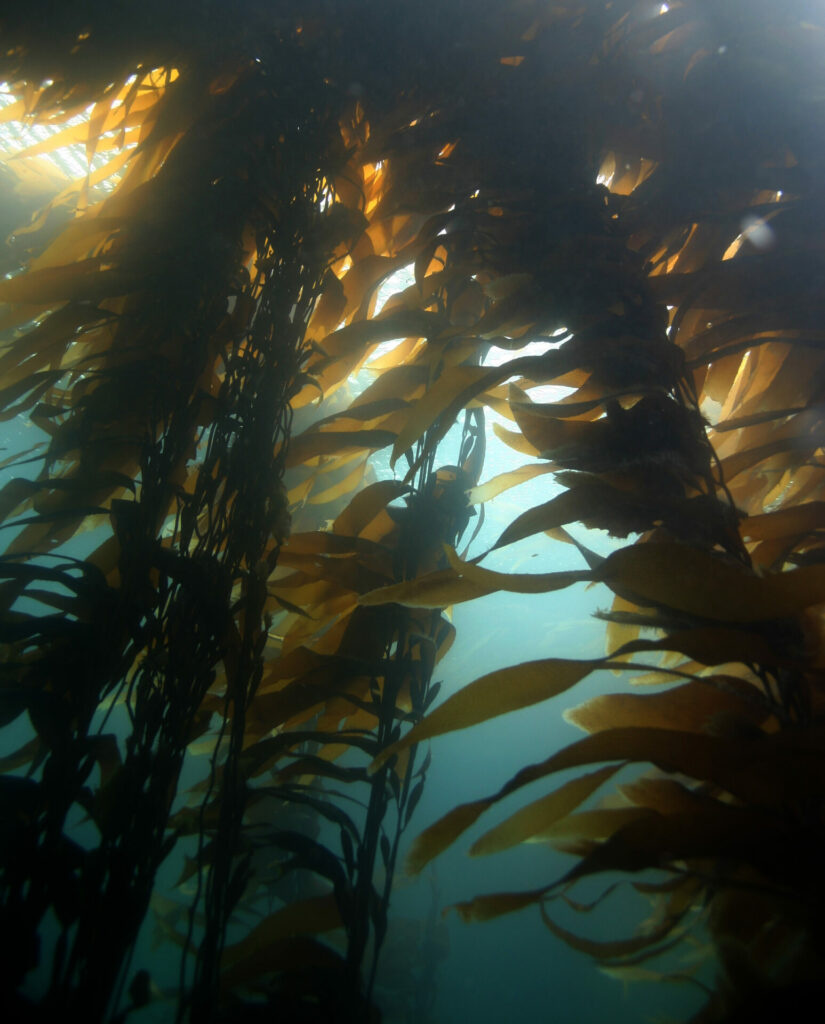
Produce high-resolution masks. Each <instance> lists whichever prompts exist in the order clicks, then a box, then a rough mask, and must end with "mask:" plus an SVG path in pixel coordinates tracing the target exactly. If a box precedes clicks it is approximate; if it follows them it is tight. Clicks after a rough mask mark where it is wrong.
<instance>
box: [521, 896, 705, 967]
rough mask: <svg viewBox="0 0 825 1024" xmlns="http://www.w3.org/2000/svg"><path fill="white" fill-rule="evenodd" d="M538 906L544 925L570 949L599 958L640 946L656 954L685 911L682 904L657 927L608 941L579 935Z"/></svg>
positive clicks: (630, 951) (623, 954)
mask: <svg viewBox="0 0 825 1024" xmlns="http://www.w3.org/2000/svg"><path fill="white" fill-rule="evenodd" d="M539 909H540V911H541V919H542V921H544V924H545V926H546V927H547V928H548V929H549V930H550V931H551V932H552V933H553V934H554V935H555V936H556V938H559V939H561V940H562V941H563V942H565V943H566V944H567V945H568V946H570V948H571V949H576V950H578V951H579V952H581V953H587V954H588V955H589V956H593V957H596V958H597V959H599V960H601V959H618V958H624V957H627V956H632V955H633V954H634V953H639V952H641V951H642V950H648V951H649V956H657V955H658V954H659V953H660V952H661V948H658V947H659V945H660V943H661V942H662V941H663V940H665V939H666V938H667V937H668V936H669V935H670V934H671V932H672V931H673V929H674V927H675V926H676V925H677V924H678V923H679V921H680V920H682V918H683V917H684V915H685V914H686V913H687V912H688V908H687V907H684V908H682V910H681V912H680V913H678V914H672V915H669V916H667V917H666V918H665V920H664V921H662V922H661V923H660V924H659V925H658V927H656V928H654V929H651V930H649V931H646V932H644V933H643V934H642V935H635V936H633V938H630V939H617V940H613V941H612V942H611V941H604V940H601V941H600V940H596V939H585V938H583V937H582V936H580V935H576V934H575V932H571V931H569V930H568V929H567V928H562V927H561V925H559V924H556V922H555V921H553V919H552V918H551V917H550V915H549V914H548V913H547V910H546V908H545V905H544V903H541V904H540V905H539ZM603 969H604V968H603Z"/></svg>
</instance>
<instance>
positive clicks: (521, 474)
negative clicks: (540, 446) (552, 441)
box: [467, 463, 555, 505]
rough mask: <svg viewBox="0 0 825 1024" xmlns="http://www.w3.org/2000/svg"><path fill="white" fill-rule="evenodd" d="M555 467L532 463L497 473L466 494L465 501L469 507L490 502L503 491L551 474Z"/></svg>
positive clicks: (550, 464)
mask: <svg viewBox="0 0 825 1024" xmlns="http://www.w3.org/2000/svg"><path fill="white" fill-rule="evenodd" d="M554 468H555V467H554V466H553V464H552V463H534V464H532V465H527V466H520V467H519V468H518V469H511V470H509V471H508V472H506V473H499V475H498V476H495V477H493V478H492V479H491V480H488V481H486V483H483V484H479V485H478V486H477V487H473V488H472V489H471V490H470V491H468V492H467V500H468V501H469V502H470V504H471V505H477V504H481V503H482V502H485V501H491V500H492V499H493V498H496V497H498V495H499V494H503V493H504V491H506V490H509V488H511V487H516V486H518V484H521V483H524V482H525V481H527V480H532V479H533V478H534V477H536V476H540V475H541V474H543V473H548V472H551V471H552V470H553V469H554Z"/></svg>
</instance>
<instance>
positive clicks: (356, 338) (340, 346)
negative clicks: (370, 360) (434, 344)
mask: <svg viewBox="0 0 825 1024" xmlns="http://www.w3.org/2000/svg"><path fill="white" fill-rule="evenodd" d="M443 326H444V320H443V318H442V317H440V316H439V315H438V314H436V313H426V312H424V311H422V310H402V311H399V312H397V313H393V314H392V315H390V316H387V317H379V318H378V319H375V320H359V321H357V322H356V323H352V324H348V325H347V326H346V327H342V328H341V329H340V330H338V331H335V332H334V333H333V334H329V335H327V337H326V338H324V340H323V341H322V342H321V348H322V349H323V351H324V352H325V353H326V354H327V355H328V356H330V357H332V358H340V357H342V356H345V355H349V354H350V353H352V352H360V351H361V350H363V349H365V348H366V347H367V346H368V345H375V344H377V343H379V342H382V341H391V340H393V339H394V338H424V337H427V336H429V335H430V334H433V333H435V332H436V331H437V330H439V329H440V328H441V327H443Z"/></svg>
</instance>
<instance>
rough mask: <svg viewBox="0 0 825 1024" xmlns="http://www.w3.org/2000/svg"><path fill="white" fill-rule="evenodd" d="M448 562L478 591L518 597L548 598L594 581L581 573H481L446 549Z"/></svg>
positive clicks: (488, 570)
mask: <svg viewBox="0 0 825 1024" xmlns="http://www.w3.org/2000/svg"><path fill="white" fill-rule="evenodd" d="M445 551H446V554H447V558H448V560H449V562H450V566H451V568H452V570H453V571H454V572H455V573H456V574H460V575H461V578H462V579H463V580H466V581H467V582H468V583H471V584H473V585H475V586H476V587H477V588H478V589H479V591H481V590H484V591H486V592H487V593H494V592H496V591H498V590H504V591H508V592H510V593H515V594H547V593H551V592H552V591H555V590H563V589H564V588H565V587H569V586H571V585H572V584H573V583H583V582H590V581H591V580H592V579H593V577H592V574H591V573H590V572H588V571H581V572H575V571H570V572H545V573H505V572H495V571H494V570H492V569H482V568H481V566H479V565H476V564H474V563H473V562H465V561H464V560H463V559H461V558H459V557H458V555H457V554H456V553H455V551H454V550H453V549H452V548H450V547H447V546H445Z"/></svg>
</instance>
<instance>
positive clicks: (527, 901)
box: [449, 885, 553, 924]
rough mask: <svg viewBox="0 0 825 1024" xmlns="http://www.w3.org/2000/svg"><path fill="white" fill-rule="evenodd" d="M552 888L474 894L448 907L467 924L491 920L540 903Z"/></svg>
mask: <svg viewBox="0 0 825 1024" xmlns="http://www.w3.org/2000/svg"><path fill="white" fill-rule="evenodd" d="M552 888H553V886H549V885H548V886H544V888H542V889H533V890H532V891H531V892H497V893H490V894H488V895H487V896H476V898H475V899H474V900H467V901H466V902H464V903H454V904H453V905H452V906H451V907H450V908H449V909H450V910H455V911H456V913H457V914H458V915H459V916H460V917H461V919H462V921H464V922H465V923H467V924H469V923H471V922H472V921H492V920H493V919H494V918H496V917H501V916H502V915H503V914H512V913H514V912H515V911H517V910H523V909H524V908H525V907H529V906H531V905H532V904H534V903H541V901H542V900H544V899H545V898H546V897H547V896H548V894H549V893H550V891H551V890H552Z"/></svg>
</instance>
